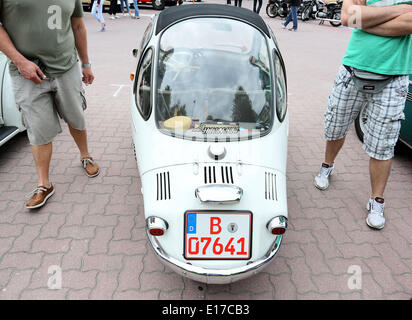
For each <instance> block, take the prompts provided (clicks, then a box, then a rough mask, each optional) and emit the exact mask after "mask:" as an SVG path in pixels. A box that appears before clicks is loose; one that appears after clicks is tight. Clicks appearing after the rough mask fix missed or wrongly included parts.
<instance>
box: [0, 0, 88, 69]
mask: <svg viewBox="0 0 412 320" xmlns="http://www.w3.org/2000/svg"><path fill="white" fill-rule="evenodd" d="M72 17H77V18H80V17H83V7H82V2H81V0H0V22H1V24H2V26H3V28H4V29H5V30H6V32H7V34H8V35H9V37H10V39H11V41H12V42H13V44H14V46H15V47H16V49H17V50H18V51H19V52H20V53H21V54H22V55H23V56H25V57H26V58H38V59H40V61H41V62H42V63H43V64H44V65H45V67H46V70H45V73H46V75H47V76H58V75H61V74H63V73H64V72H66V71H68V70H69V69H70V68H71V67H72V66H73V65H74V64H75V63H77V60H78V57H77V50H76V46H75V41H74V35H73V31H72V28H71V18H72ZM10 72H12V73H17V72H18V71H17V68H16V66H15V65H14V64H13V63H11V64H10Z"/></svg>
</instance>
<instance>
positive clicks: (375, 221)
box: [366, 197, 386, 230]
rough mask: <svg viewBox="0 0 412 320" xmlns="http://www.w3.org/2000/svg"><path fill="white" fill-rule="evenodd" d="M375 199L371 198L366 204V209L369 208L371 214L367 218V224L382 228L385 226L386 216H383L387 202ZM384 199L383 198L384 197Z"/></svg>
mask: <svg viewBox="0 0 412 320" xmlns="http://www.w3.org/2000/svg"><path fill="white" fill-rule="evenodd" d="M376 199H381V198H377V197H376V198H375V199H369V201H368V203H367V204H366V209H368V211H369V214H368V217H367V218H366V224H367V225H368V226H369V227H371V228H375V229H379V230H380V229H382V228H383V227H384V226H385V221H386V220H385V217H384V216H383V211H384V209H385V202H382V203H380V202H378V201H376ZM382 200H383V199H382Z"/></svg>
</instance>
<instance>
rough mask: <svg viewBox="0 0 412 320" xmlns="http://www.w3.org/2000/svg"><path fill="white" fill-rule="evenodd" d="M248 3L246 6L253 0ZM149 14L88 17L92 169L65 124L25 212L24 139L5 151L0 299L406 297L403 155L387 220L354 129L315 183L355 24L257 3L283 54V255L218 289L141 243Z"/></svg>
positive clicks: (410, 225) (31, 173) (407, 218)
mask: <svg viewBox="0 0 412 320" xmlns="http://www.w3.org/2000/svg"><path fill="white" fill-rule="evenodd" d="M210 1H211V0H210ZM208 2H209V1H208ZM215 2H217V0H216V1H215ZM243 3H244V6H246V7H249V8H251V5H252V1H251V0H244V1H243ZM185 5H189V4H185ZM153 13H154V11H153V10H151V9H141V14H142V18H141V19H140V20H138V21H134V20H131V19H126V18H122V19H120V20H117V21H114V22H113V21H111V20H109V21H108V31H107V32H106V33H99V32H97V29H98V25H97V23H96V22H95V21H94V20H93V19H92V18H91V17H90V16H89V15H86V24H87V27H88V30H89V46H90V54H91V57H92V62H93V65H94V71H95V74H96V82H95V84H93V85H92V86H91V87H88V88H87V89H86V92H87V97H88V104H89V108H88V112H87V120H88V129H89V141H90V147H91V151H92V153H93V155H94V157H95V158H96V159H98V161H99V164H100V165H101V167H102V172H101V174H100V176H99V177H97V178H95V179H88V178H86V177H85V176H84V175H83V172H82V169H81V168H80V162H79V156H78V153H77V150H76V147H75V145H74V143H73V141H72V140H71V138H70V136H69V133H68V131H67V129H65V130H64V132H63V134H61V135H60V136H59V137H58V138H57V139H56V143H55V144H54V156H53V160H52V168H51V173H52V181H53V182H54V183H55V186H56V194H55V195H54V196H53V198H51V199H50V201H49V203H48V205H47V206H46V207H44V208H43V209H41V210H38V211H35V212H28V211H26V210H25V209H24V208H23V204H24V196H25V194H27V193H29V192H30V191H31V190H32V188H33V187H34V185H35V183H36V175H35V170H34V168H33V160H32V155H31V152H30V146H29V144H28V141H27V138H26V137H25V135H24V134H22V135H20V136H18V137H17V138H15V139H14V140H12V141H11V142H9V143H8V144H7V145H6V146H3V147H2V148H0V299H410V298H411V297H412V247H411V245H412V215H411V214H410V211H411V208H412V199H411V197H410V195H411V192H412V162H411V161H410V156H411V153H410V152H409V151H403V152H402V153H398V154H397V156H396V158H395V161H394V165H393V170H392V175H391V178H390V181H389V187H388V190H387V193H386V198H387V210H386V216H387V226H386V227H385V229H383V230H382V231H372V230H370V229H369V228H368V227H367V226H366V224H365V222H364V219H365V217H366V212H365V209H364V206H365V203H366V200H367V198H368V196H369V182H368V179H369V177H368V169H367V166H368V157H367V156H366V155H365V153H364V152H363V151H362V149H361V144H360V143H359V141H358V140H357V138H356V136H355V133H354V130H352V131H351V132H350V134H349V136H348V139H347V144H346V145H345V147H344V149H343V151H342V154H341V155H340V157H339V159H338V161H337V163H336V165H337V174H336V176H334V178H333V185H332V186H331V187H330V190H328V191H327V192H320V191H318V190H317V189H315V188H314V186H313V182H312V181H313V176H314V174H315V173H316V172H317V170H318V167H319V163H320V161H321V160H322V153H323V146H324V142H323V136H322V121H323V120H322V115H323V111H324V108H325V105H326V100H327V96H328V94H329V92H330V89H331V86H332V83H333V80H334V78H335V75H336V72H337V69H338V66H339V61H340V59H341V58H342V55H343V54H344V49H345V46H346V43H347V41H348V39H349V37H350V34H351V31H350V30H348V29H345V28H333V27H330V26H329V25H327V24H325V25H324V26H319V25H318V24H317V23H316V22H310V23H305V24H303V23H302V24H301V25H300V30H299V32H297V33H291V32H288V31H284V30H280V28H279V24H280V20H279V19H270V18H269V17H267V15H266V13H265V11H264V8H263V9H262V12H261V15H262V17H263V18H264V19H265V20H266V21H268V22H269V24H270V25H271V27H272V28H273V30H274V32H275V34H276V36H277V38H278V40H279V43H280V46H281V49H282V52H283V55H284V58H285V60H286V66H287V71H288V78H289V79H288V80H289V92H290V104H289V110H290V117H291V121H290V139H289V161H288V204H289V215H290V227H289V229H288V232H287V233H286V236H285V238H284V242H283V244H282V247H281V249H280V252H279V254H278V256H277V258H276V259H275V260H274V261H273V263H272V264H271V265H270V266H269V267H268V268H267V269H266V270H265V271H264V272H262V273H260V274H258V275H257V276H255V277H253V278H250V279H246V280H243V281H240V282H237V283H235V284H231V285H224V286H218V285H203V284H200V283H196V282H193V281H191V280H187V279H183V278H182V277H180V276H178V275H176V274H174V273H172V272H170V271H169V270H167V269H165V268H164V267H163V266H162V265H161V264H159V262H158V261H157V260H156V258H155V256H154V254H153V252H152V250H151V248H150V247H149V244H148V242H147V240H146V235H145V230H144V214H143V202H142V196H141V194H140V179H139V175H138V172H137V169H136V163H135V160H134V157H133V151H132V148H131V132H130V120H129V111H128V105H129V102H128V99H129V89H130V87H129V85H130V83H131V82H130V80H129V74H130V73H131V72H133V71H134V68H135V64H136V61H135V60H134V59H133V58H132V56H131V54H130V53H131V50H132V48H134V47H137V46H138V43H139V41H140V38H141V35H142V33H143V31H144V28H145V26H146V25H147V24H148V22H149V19H150V18H149V16H150V15H152V14H153ZM51 266H58V267H60V268H61V270H62V289H60V290H50V289H48V283H49V284H51V285H53V283H54V282H53V281H51V280H53V277H52V273H53V272H54V271H53V270H54V269H52V268H53V267H51ZM50 267H51V268H50ZM48 272H50V274H49V273H48ZM353 272H355V274H358V273H359V272H361V283H359V281H358V282H357V284H361V287H360V288H357V287H356V286H353V285H351V284H353V282H352V280H351V279H352V276H353V275H354V274H352V273H353ZM50 277H52V278H51V279H50ZM358 280H359V278H358Z"/></svg>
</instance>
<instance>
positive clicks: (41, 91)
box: [11, 63, 87, 145]
mask: <svg viewBox="0 0 412 320" xmlns="http://www.w3.org/2000/svg"><path fill="white" fill-rule="evenodd" d="M11 79H12V85H13V91H14V97H15V100H16V105H17V108H18V109H19V111H20V112H21V116H22V122H23V125H24V126H25V127H26V129H27V135H28V137H29V141H30V144H31V145H44V144H47V143H49V142H51V141H53V139H54V138H55V137H56V136H57V135H58V134H59V133H61V132H62V128H61V126H60V120H59V117H60V118H62V119H63V120H64V121H65V122H66V123H67V124H69V125H70V126H71V127H72V128H74V129H77V130H85V129H86V121H85V117H84V110H86V108H87V104H86V98H85V95H84V89H83V85H82V75H81V72H80V68H79V65H78V64H77V63H76V64H75V65H74V66H73V67H72V68H71V69H70V70H68V71H67V72H65V73H64V74H62V75H61V76H58V77H50V78H47V79H45V80H43V82H42V83H40V84H35V83H34V82H32V81H31V80H27V79H25V78H23V77H22V76H21V75H13V74H12V75H11Z"/></svg>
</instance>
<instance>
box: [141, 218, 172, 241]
mask: <svg viewBox="0 0 412 320" xmlns="http://www.w3.org/2000/svg"><path fill="white" fill-rule="evenodd" d="M146 227H147V230H148V231H149V233H150V234H151V235H152V236H155V237H158V236H162V235H164V233H165V232H166V230H167V229H168V228H169V225H168V224H167V222H166V221H165V220H163V219H162V218H159V217H149V218H147V219H146Z"/></svg>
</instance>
